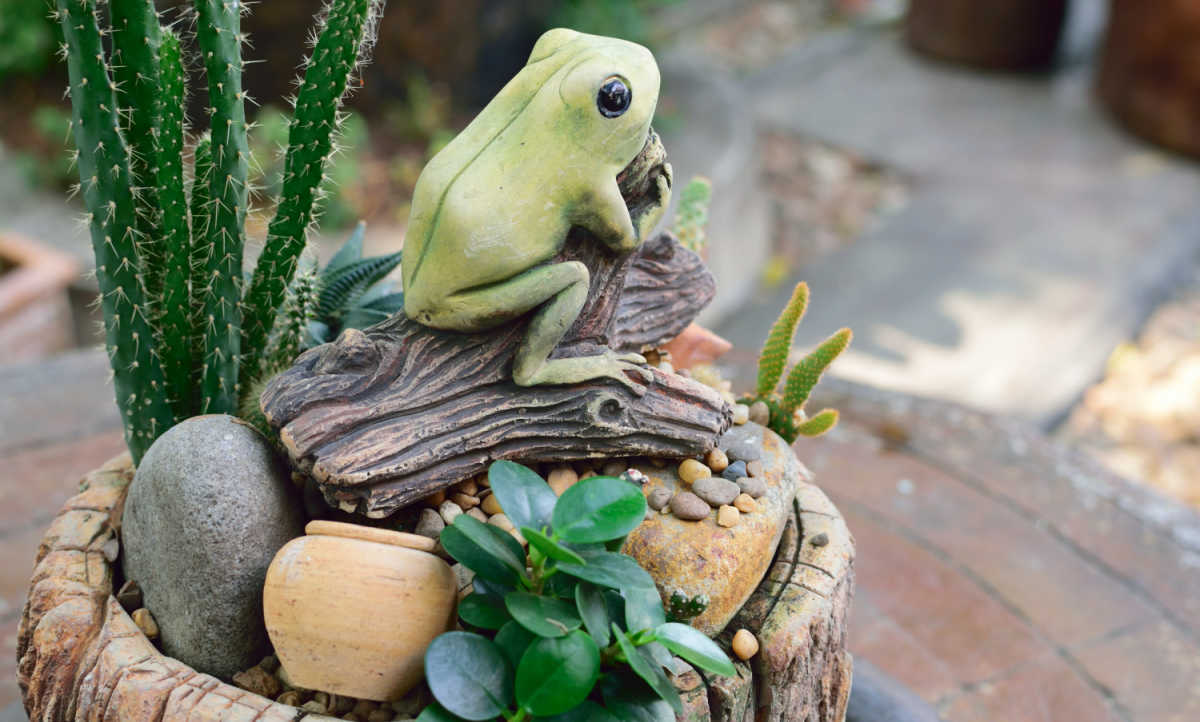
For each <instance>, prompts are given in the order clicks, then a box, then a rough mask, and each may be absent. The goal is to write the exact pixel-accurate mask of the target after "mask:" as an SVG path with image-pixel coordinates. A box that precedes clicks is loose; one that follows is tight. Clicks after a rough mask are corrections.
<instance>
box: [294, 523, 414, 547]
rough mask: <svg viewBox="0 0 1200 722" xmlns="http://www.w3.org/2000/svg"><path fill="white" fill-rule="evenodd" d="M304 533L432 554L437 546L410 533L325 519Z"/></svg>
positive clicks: (309, 527)
mask: <svg viewBox="0 0 1200 722" xmlns="http://www.w3.org/2000/svg"><path fill="white" fill-rule="evenodd" d="M304 533H305V534H307V535H308V536H336V537H343V538H345V539H358V540H360V541H369V542H375V543H377V544H387V545H388V546H396V547H404V548H406V549H416V550H417V551H422V552H432V551H433V550H434V548H436V546H437V543H436V542H434V540H432V539H430V538H429V537H426V536H421V535H420V534H409V533H408V532H403V531H394V530H392V529H379V528H377V527H373V526H363V525H361V524H347V523H346V522H340V521H327V520H324V519H314V520H313V521H310V522H309V523H308V524H306V525H305V526H304Z"/></svg>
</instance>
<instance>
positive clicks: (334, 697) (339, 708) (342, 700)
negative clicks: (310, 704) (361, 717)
mask: <svg viewBox="0 0 1200 722" xmlns="http://www.w3.org/2000/svg"><path fill="white" fill-rule="evenodd" d="M352 709H354V698H353V697H343V696H342V695H340V694H331V695H329V710H330V711H331V712H333V713H334V714H347V713H348V712H349V711H350V710H352Z"/></svg>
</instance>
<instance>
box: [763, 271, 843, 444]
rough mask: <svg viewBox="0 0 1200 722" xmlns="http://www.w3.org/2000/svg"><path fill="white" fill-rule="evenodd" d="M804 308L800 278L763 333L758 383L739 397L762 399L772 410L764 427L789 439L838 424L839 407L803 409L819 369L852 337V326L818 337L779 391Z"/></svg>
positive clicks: (805, 296) (805, 287)
mask: <svg viewBox="0 0 1200 722" xmlns="http://www.w3.org/2000/svg"><path fill="white" fill-rule="evenodd" d="M807 308H808V284H807V283H804V282H803V281H802V282H800V283H798V284H796V287H795V288H794V289H793V290H792V297H791V298H790V299H789V300H788V302H787V305H786V306H784V307H783V311H782V312H780V314H779V318H777V319H776V320H775V323H774V325H772V326H771V331H770V332H769V333H768V334H767V340H766V342H765V343H764V344H763V349H762V353H761V354H759V357H758V384H757V386H756V388H755V392H754V395H752V396H747V397H745V398H743V399H742V402H743V403H746V404H753V403H755V402H758V401H762V402H763V403H765V404H766V406H767V408H768V409H769V411H770V419H769V421H768V422H767V426H768V428H770V429H771V430H772V431H774V432H775V433H777V434H779V435H780V436H781V437H783V438H784V439H785V440H786V441H787V442H788V443H789V444H790V443H792V442H793V441H795V440H796V439H797V438H798V437H799V436H820V435H821V434H823V433H825V432H826V431H829V430H830V429H832V428H833V427H834V425H835V424H837V420H838V412H837V411H835V410H834V409H823V410H822V411H821V412H819V413H818V414H816V415H815V416H813V417H811V418H809V417H807V416H805V414H804V403H805V402H806V401H808V397H809V394H811V393H812V390H813V387H815V386H816V385H817V382H818V381H819V380H820V379H821V374H823V373H825V369H827V368H828V367H829V365H830V364H831V363H833V360H834V359H836V358H837V357H838V355H839V354H841V353H842V351H845V350H846V347H847V346H849V345H850V340H851V338H852V337H853V334H852V333H851V332H850V329H848V328H843V329H840V330H839V331H837V332H836V333H834V334H833V335H832V336H830V337H829V338H827V339H825V340H824V341H822V342H821V343H820V344H819V345H818V346H817V347H816V348H815V349H813V350H812V351H811V352H810V353H809V354H808V355H806V356H805V357H804V358H803V359H801V360H800V361H799V362H798V363H796V364H795V365H794V366H793V367H792V369H791V371H789V372H788V375H787V380H786V381H784V384H783V393H782V394H780V393H778V392H777V387H778V386H779V379H780V378H781V377H782V376H783V371H784V368H785V367H786V366H787V361H788V356H789V355H790V353H791V349H792V337H793V336H795V335H796V326H797V325H798V324H799V323H800V319H801V318H803V317H804V312H805V310H807Z"/></svg>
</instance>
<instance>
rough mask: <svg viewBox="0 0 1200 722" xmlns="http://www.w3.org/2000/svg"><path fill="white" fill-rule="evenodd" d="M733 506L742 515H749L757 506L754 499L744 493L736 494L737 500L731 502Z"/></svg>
mask: <svg viewBox="0 0 1200 722" xmlns="http://www.w3.org/2000/svg"><path fill="white" fill-rule="evenodd" d="M733 505H734V506H736V507H737V510H738V511H740V512H742V513H743V514H750V513H753V512H754V511H756V510H757V509H758V504H755V503H754V497H752V496H750V495H749V494H745V493H743V494H738V495H737V498H736V499H734V500H733Z"/></svg>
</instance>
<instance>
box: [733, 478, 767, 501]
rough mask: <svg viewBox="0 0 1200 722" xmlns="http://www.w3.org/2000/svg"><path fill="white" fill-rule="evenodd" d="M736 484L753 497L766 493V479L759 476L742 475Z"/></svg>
mask: <svg viewBox="0 0 1200 722" xmlns="http://www.w3.org/2000/svg"><path fill="white" fill-rule="evenodd" d="M737 485H738V488H740V489H741V490H742V491H744V492H746V493H747V494H749V495H750V496H752V497H754V498H755V499H757V498H758V497H760V496H762V495H763V494H766V493H767V480H766V479H764V478H762V477H761V476H743V477H742V478H740V479H738V480H737Z"/></svg>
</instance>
